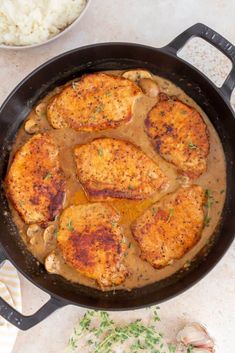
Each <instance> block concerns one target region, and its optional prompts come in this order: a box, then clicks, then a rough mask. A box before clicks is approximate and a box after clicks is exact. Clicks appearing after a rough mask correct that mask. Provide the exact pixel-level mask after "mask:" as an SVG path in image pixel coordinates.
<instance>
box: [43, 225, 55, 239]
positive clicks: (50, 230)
mask: <svg viewBox="0 0 235 353" xmlns="http://www.w3.org/2000/svg"><path fill="white" fill-rule="evenodd" d="M56 234H57V227H56V225H55V224H51V225H50V226H48V227H47V228H46V229H45V230H44V233H43V240H44V243H46V244H53V243H55V242H56Z"/></svg>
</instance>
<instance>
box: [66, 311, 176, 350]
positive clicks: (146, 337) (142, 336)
mask: <svg viewBox="0 0 235 353" xmlns="http://www.w3.org/2000/svg"><path fill="white" fill-rule="evenodd" d="M151 312H152V316H151V320H150V322H149V323H148V324H145V323H144V322H143V321H142V320H141V319H137V320H135V321H133V322H130V323H129V324H124V325H117V324H115V323H114V322H113V320H111V319H110V316H109V314H108V313H107V312H105V311H97V312H95V311H90V310H89V311H87V313H86V314H85V315H84V316H83V318H82V319H81V320H80V322H79V323H78V325H77V326H76V327H75V329H74V332H73V334H72V336H71V337H70V339H69V342H68V346H67V353H72V352H74V351H75V350H76V349H77V348H79V347H80V345H81V348H82V349H83V350H85V349H86V352H92V353H110V352H116V350H115V348H117V347H118V351H120V349H121V351H123V352H124V351H125V352H130V353H139V352H141V351H143V350H144V351H146V352H149V353H166V352H167V351H168V349H169V351H170V353H175V351H174V350H173V348H171V346H169V347H168V345H167V344H166V343H165V341H164V340H163V335H162V334H161V333H160V332H158V330H157V327H156V324H157V322H158V321H159V320H160V318H159V315H158V307H153V308H152V310H151ZM172 347H173V346H172Z"/></svg>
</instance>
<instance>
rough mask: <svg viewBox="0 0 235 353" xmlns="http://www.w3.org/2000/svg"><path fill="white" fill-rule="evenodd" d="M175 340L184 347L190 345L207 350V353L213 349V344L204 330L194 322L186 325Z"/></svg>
mask: <svg viewBox="0 0 235 353" xmlns="http://www.w3.org/2000/svg"><path fill="white" fill-rule="evenodd" d="M176 339H177V341H178V342H181V343H183V344H184V345H185V346H188V345H192V346H194V347H197V348H203V349H208V350H209V351H210V350H212V349H213V347H214V342H213V340H212V339H211V337H210V336H209V335H208V333H207V331H206V329H205V328H204V327H203V326H202V325H200V324H198V323H196V322H193V323H191V324H188V325H186V326H185V327H184V328H183V329H182V330H180V331H179V332H178V334H177V337H176Z"/></svg>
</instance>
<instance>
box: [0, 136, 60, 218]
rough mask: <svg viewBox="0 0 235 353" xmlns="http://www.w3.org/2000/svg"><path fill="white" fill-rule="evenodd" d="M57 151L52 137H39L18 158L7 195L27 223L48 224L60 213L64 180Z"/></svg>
mask: <svg viewBox="0 0 235 353" xmlns="http://www.w3.org/2000/svg"><path fill="white" fill-rule="evenodd" d="M58 153H59V151H58V147H57V145H56V143H55V142H54V140H53V138H52V137H51V136H50V135H49V134H46V133H45V134H37V135H34V136H33V137H32V138H31V139H30V140H28V141H27V142H26V143H25V144H24V145H23V146H22V147H21V148H20V149H19V150H18V151H17V152H16V154H15V156H14V159H13V162H12V163H11V166H10V169H9V172H8V174H7V177H6V180H5V185H6V192H7V194H8V196H9V198H10V200H11V202H12V204H13V206H14V207H15V209H16V210H17V211H18V212H19V214H20V216H21V217H22V219H23V220H24V221H25V223H27V224H30V223H46V222H48V221H52V220H53V219H54V218H55V216H56V215H58V213H59V212H60V210H61V208H62V204H63V200H64V196H65V179H64V175H63V173H62V171H61V169H60V163H59V156H58Z"/></svg>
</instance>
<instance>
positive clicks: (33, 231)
mask: <svg viewBox="0 0 235 353" xmlns="http://www.w3.org/2000/svg"><path fill="white" fill-rule="evenodd" d="M41 230H42V229H41V227H40V226H39V225H38V224H30V225H29V226H28V229H27V236H28V237H29V238H32V237H34V236H35V235H37V234H40V232H41Z"/></svg>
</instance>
